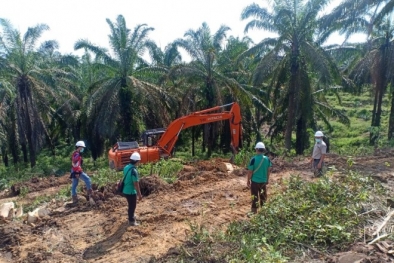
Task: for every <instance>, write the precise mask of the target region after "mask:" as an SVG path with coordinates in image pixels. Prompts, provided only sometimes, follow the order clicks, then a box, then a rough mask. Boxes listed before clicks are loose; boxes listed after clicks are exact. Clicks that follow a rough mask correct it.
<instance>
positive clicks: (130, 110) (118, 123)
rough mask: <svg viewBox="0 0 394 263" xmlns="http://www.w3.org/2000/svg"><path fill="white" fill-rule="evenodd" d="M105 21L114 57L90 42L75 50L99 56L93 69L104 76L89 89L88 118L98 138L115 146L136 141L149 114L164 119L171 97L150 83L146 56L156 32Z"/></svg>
mask: <svg viewBox="0 0 394 263" xmlns="http://www.w3.org/2000/svg"><path fill="white" fill-rule="evenodd" d="M106 21H107V23H108V25H109V27H110V30H111V34H110V35H109V43H110V47H111V51H112V54H113V56H111V55H110V54H109V53H108V52H107V50H106V49H104V48H101V47H98V46H96V45H93V44H91V43H90V42H89V41H88V40H79V41H77V42H76V43H75V49H76V50H79V49H85V50H87V51H89V52H92V53H93V54H94V55H95V56H96V57H95V61H96V62H95V63H94V65H93V66H94V67H97V68H98V69H100V70H101V72H102V75H101V77H100V78H98V79H97V80H96V81H95V82H93V83H92V84H91V85H90V87H89V91H88V92H89V95H90V98H89V100H88V101H87V105H88V106H87V116H88V118H93V119H94V125H93V127H94V130H95V131H97V133H98V134H100V135H101V136H102V137H107V138H109V139H110V141H111V142H115V141H116V140H117V139H119V138H120V139H122V140H129V139H132V138H136V137H137V136H138V135H139V131H140V130H141V129H143V128H144V127H145V124H144V116H146V115H147V114H148V113H149V112H150V110H152V109H153V110H155V109H156V110H157V111H156V114H158V115H159V116H164V115H165V114H166V110H165V108H161V110H158V108H160V105H161V102H162V101H165V100H166V99H168V96H166V94H165V93H164V92H163V90H162V89H161V88H160V87H158V86H157V85H154V84H152V83H151V82H149V81H147V80H149V74H150V73H151V72H152V70H150V69H149V63H148V62H147V61H145V60H144V58H143V55H144V53H145V52H146V51H150V50H153V49H155V44H154V42H152V41H151V40H150V39H149V38H148V35H149V32H151V31H152V30H153V28H152V27H148V26H147V25H145V24H141V25H137V26H136V27H135V28H134V30H133V31H131V30H130V29H128V28H127V26H126V21H125V19H124V17H123V16H122V15H119V16H118V17H117V19H116V22H115V23H113V22H112V21H111V20H109V19H107V20H106ZM163 109H164V110H163ZM118 130H119V132H118Z"/></svg>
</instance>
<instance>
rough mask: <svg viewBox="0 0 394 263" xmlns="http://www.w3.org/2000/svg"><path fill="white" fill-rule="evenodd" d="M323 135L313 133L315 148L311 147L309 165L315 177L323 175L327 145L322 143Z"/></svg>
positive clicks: (319, 132) (321, 133)
mask: <svg viewBox="0 0 394 263" xmlns="http://www.w3.org/2000/svg"><path fill="white" fill-rule="evenodd" d="M323 137H324V134H323V132H322V131H317V132H316V133H315V146H314V147H313V152H312V158H311V164H312V168H313V174H314V176H315V177H318V176H322V175H323V167H324V158H325V156H326V152H327V145H326V143H325V142H324V141H323Z"/></svg>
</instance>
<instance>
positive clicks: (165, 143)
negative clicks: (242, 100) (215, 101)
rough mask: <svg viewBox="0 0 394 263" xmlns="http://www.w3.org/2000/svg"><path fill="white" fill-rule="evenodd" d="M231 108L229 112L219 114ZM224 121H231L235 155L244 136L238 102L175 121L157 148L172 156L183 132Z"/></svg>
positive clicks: (232, 145) (195, 113)
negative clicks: (198, 126) (194, 127)
mask: <svg viewBox="0 0 394 263" xmlns="http://www.w3.org/2000/svg"><path fill="white" fill-rule="evenodd" d="M229 106H231V108H230V110H229V111H222V112H217V111H219V110H223V109H224V108H226V107H229ZM223 120H229V121H230V131H231V148H232V150H233V153H234V154H235V153H236V152H237V151H238V148H239V144H240V138H241V135H242V128H241V110H240V107H239V104H238V103H236V102H234V103H230V104H226V105H222V106H216V107H213V108H210V109H206V110H202V111H197V112H193V113H191V114H189V115H187V116H184V117H181V118H179V119H176V120H174V121H173V122H171V123H170V125H169V126H168V127H167V129H166V131H165V132H164V133H163V135H162V136H161V138H160V140H159V141H158V142H157V146H158V147H159V148H160V149H161V150H162V151H163V153H164V154H165V155H168V156H170V155H171V152H172V150H173V148H174V146H175V143H176V141H177V140H178V137H179V134H180V132H181V131H182V130H184V129H187V128H190V127H192V126H197V125H201V124H207V123H212V122H217V121H223Z"/></svg>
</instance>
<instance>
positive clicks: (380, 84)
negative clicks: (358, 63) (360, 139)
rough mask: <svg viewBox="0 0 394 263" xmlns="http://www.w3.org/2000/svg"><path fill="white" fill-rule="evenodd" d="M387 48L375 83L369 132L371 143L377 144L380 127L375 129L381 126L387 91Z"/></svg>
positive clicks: (383, 52) (382, 56)
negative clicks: (383, 102) (383, 104)
mask: <svg viewBox="0 0 394 263" xmlns="http://www.w3.org/2000/svg"><path fill="white" fill-rule="evenodd" d="M385 51H386V49H384V50H383V51H382V55H381V58H380V61H379V67H378V69H377V71H376V74H375V76H376V81H375V83H376V85H375V100H374V106H373V113H372V122H371V126H372V130H371V131H370V134H369V144H370V145H375V144H376V142H377V140H378V138H379V129H377V130H375V129H374V128H375V127H376V128H378V127H380V119H381V115H382V101H383V94H384V91H385V86H386V81H385V79H386V69H387V63H386V60H387V59H386V52H385Z"/></svg>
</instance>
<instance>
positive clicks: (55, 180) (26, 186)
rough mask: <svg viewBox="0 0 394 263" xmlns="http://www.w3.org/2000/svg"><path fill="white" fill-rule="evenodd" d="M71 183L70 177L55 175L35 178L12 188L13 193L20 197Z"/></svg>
mask: <svg viewBox="0 0 394 263" xmlns="http://www.w3.org/2000/svg"><path fill="white" fill-rule="evenodd" d="M69 182H70V179H69V176H68V175H64V176H61V177H56V176H54V175H52V176H49V177H33V178H31V179H30V180H29V181H25V182H20V183H16V184H14V185H12V186H11V193H12V194H13V195H14V196H15V195H20V194H21V192H23V193H32V192H37V191H41V190H44V189H47V188H50V187H55V186H59V185H64V184H68V183H69Z"/></svg>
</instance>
